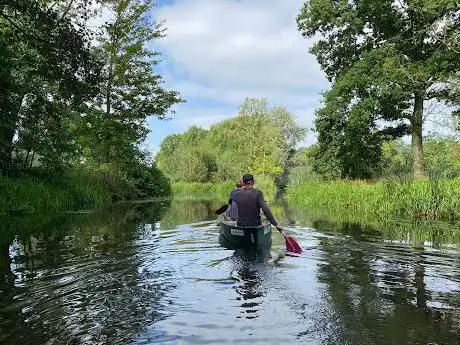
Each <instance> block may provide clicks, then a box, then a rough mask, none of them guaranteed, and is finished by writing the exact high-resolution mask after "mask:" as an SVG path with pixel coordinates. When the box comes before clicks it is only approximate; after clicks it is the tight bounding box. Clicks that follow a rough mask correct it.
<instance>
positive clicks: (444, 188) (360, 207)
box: [286, 179, 460, 222]
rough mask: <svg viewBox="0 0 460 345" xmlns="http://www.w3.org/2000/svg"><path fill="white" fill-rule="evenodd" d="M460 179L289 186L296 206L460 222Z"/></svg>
mask: <svg viewBox="0 0 460 345" xmlns="http://www.w3.org/2000/svg"><path fill="white" fill-rule="evenodd" d="M459 196H460V180H457V179H456V180H426V181H412V180H401V181H382V182H365V181H329V182H321V181H310V182H307V183H302V184H300V185H298V186H291V187H288V189H287V193H286V198H287V200H288V201H289V202H290V203H291V204H293V205H295V206H296V207H305V208H309V209H314V210H321V211H325V212H328V213H329V214H332V215H334V214H336V215H340V214H344V213H346V214H347V215H348V216H349V217H351V218H354V219H356V220H357V221H359V222H362V220H363V219H366V218H369V219H373V220H388V219H395V218H403V219H422V220H439V221H458V220H460V198H459Z"/></svg>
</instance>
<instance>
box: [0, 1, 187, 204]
mask: <svg viewBox="0 0 460 345" xmlns="http://www.w3.org/2000/svg"><path fill="white" fill-rule="evenodd" d="M99 5H102V7H101V6H99ZM153 7H154V2H153V1H152V0H110V1H98V0H97V1H94V0H73V1H61V0H49V1H48V0H47V1H42V0H21V1H17V0H13V1H8V2H6V3H5V2H3V3H2V4H0V79H1V81H0V114H1V118H2V121H0V171H1V173H2V174H3V173H4V171H5V170H6V173H9V172H8V170H9V169H11V166H12V165H13V164H14V165H21V166H22V167H23V168H31V167H33V166H40V167H43V168H45V169H46V171H47V173H48V174H50V175H53V171H59V172H62V171H73V170H75V169H77V170H80V169H82V170H84V171H89V172H91V174H94V175H95V176H98V178H97V179H96V181H95V183H96V184H98V183H102V186H103V188H104V191H105V192H109V193H110V195H111V196H112V198H113V199H115V200H118V199H126V198H145V197H152V196H157V195H164V194H168V193H169V192H170V191H169V188H170V187H169V181H168V180H167V179H166V178H165V177H164V175H163V174H162V173H161V172H160V171H159V170H158V169H157V168H155V167H152V165H151V163H150V162H147V159H146V154H145V152H143V151H142V150H141V149H140V144H142V142H143V141H144V139H145V138H146V135H147V134H148V131H149V130H148V128H147V119H148V117H149V116H157V117H159V118H161V119H163V118H166V117H167V115H168V113H169V111H170V109H171V107H172V106H173V105H174V104H175V103H178V102H181V101H182V100H181V99H180V97H179V95H178V93H177V92H176V91H169V90H166V89H165V88H164V87H163V85H162V83H163V81H162V78H161V76H160V75H159V74H157V73H156V72H155V69H156V67H157V64H158V63H159V54H158V53H157V52H155V51H153V50H152V49H151V48H150V47H151V46H152V45H151V43H152V42H153V41H154V40H156V39H159V38H161V37H163V27H162V25H159V24H157V23H154V22H153V20H152V18H153V14H152V9H153ZM101 8H104V9H105V10H107V9H108V10H109V11H110V13H111V14H112V15H113V17H112V18H111V19H110V20H109V21H108V22H106V23H105V24H103V25H102V26H101V27H99V28H98V29H99V31H100V32H98V33H95V29H94V28H93V27H91V28H90V27H89V26H88V19H90V18H91V16H92V15H93V14H98V13H97V12H98V11H99V10H100V9H101ZM96 31H97V30H96ZM12 159H14V162H12ZM82 183H83V184H82V186H83V185H85V183H84V182H82ZM62 187H63V188H65V189H67V191H69V190H68V186H62ZM47 188H48V187H47ZM50 188H51V187H50ZM82 188H83V187H82ZM82 195H86V194H85V193H83V194H82ZM77 199H78V198H77ZM82 203H83V201H82ZM63 207H64V206H63Z"/></svg>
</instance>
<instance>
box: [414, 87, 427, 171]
mask: <svg viewBox="0 0 460 345" xmlns="http://www.w3.org/2000/svg"><path fill="white" fill-rule="evenodd" d="M411 125H412V157H413V161H414V167H413V174H414V179H422V178H425V167H424V163H423V137H422V129H423V93H422V92H420V91H417V92H416V93H415V97H414V113H413V114H412V118H411Z"/></svg>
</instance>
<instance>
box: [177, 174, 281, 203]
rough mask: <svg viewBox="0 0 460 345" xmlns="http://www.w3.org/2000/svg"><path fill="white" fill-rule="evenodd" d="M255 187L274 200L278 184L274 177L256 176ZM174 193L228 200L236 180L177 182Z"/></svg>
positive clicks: (179, 196) (181, 197) (181, 196)
mask: <svg viewBox="0 0 460 345" xmlns="http://www.w3.org/2000/svg"><path fill="white" fill-rule="evenodd" d="M255 180H256V184H255V187H256V188H259V189H260V190H261V191H262V192H263V193H264V196H265V199H266V200H273V199H274V197H275V195H276V185H275V182H274V181H273V179H272V178H270V177H267V176H255ZM171 187H172V194H173V196H174V198H175V199H177V200H210V199H213V198H214V199H220V200H222V202H225V201H227V198H228V196H229V194H230V192H231V191H232V190H233V189H235V188H236V187H235V181H226V182H219V183H198V182H175V183H173V184H172V186H171Z"/></svg>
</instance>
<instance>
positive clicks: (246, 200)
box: [233, 188, 277, 226]
mask: <svg viewBox="0 0 460 345" xmlns="http://www.w3.org/2000/svg"><path fill="white" fill-rule="evenodd" d="M233 200H234V201H236V203H237V204H238V225H239V226H258V225H261V224H262V221H261V218H260V209H262V210H263V212H264V214H265V216H266V217H267V218H268V220H269V221H270V223H272V224H273V225H275V226H276V224H277V222H276V220H275V219H274V217H273V215H272V213H271V211H270V209H269V208H268V207H267V206H266V205H265V201H264V196H263V193H262V192H261V191H260V190H258V189H256V188H245V189H242V190H241V191H239V192H238V193H235V196H234V197H233Z"/></svg>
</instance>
